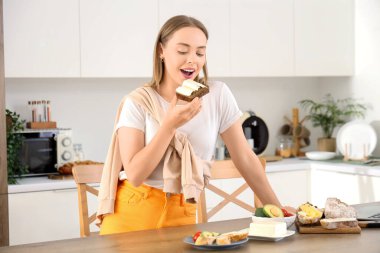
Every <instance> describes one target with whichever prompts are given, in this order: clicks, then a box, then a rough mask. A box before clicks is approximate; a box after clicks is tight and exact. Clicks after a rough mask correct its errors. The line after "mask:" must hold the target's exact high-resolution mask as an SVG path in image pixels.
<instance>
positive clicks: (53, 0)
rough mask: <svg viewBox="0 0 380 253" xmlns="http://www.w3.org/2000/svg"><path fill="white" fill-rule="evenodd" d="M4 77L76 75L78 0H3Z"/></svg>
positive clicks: (78, 70)
mask: <svg viewBox="0 0 380 253" xmlns="http://www.w3.org/2000/svg"><path fill="white" fill-rule="evenodd" d="M3 2H4V60H5V77H79V76H80V52H79V50H80V49H79V43H80V41H79V25H78V24H79V9H78V0H4V1H3Z"/></svg>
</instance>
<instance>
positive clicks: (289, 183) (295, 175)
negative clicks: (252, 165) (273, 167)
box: [267, 169, 310, 208]
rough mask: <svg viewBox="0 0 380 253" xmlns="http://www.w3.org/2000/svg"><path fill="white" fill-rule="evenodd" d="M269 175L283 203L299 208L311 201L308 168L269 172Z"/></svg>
mask: <svg viewBox="0 0 380 253" xmlns="http://www.w3.org/2000/svg"><path fill="white" fill-rule="evenodd" d="M267 176H268V180H269V182H270V184H271V186H272V188H273V190H274V192H275V193H276V195H277V197H278V199H279V200H280V202H281V204H282V205H284V206H291V207H294V208H297V207H298V206H300V205H301V204H303V203H305V202H307V201H310V187H309V186H310V173H309V170H308V169H305V170H297V171H283V172H269V173H267Z"/></svg>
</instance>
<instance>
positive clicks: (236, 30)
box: [230, 0, 294, 76]
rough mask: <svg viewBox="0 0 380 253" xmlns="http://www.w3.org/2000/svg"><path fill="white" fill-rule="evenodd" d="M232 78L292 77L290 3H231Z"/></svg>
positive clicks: (258, 0) (248, 0)
mask: <svg viewBox="0 0 380 253" xmlns="http://www.w3.org/2000/svg"><path fill="white" fill-rule="evenodd" d="M230 29H231V35H230V41H231V75H232V76H291V75H293V73H294V62H293V59H294V56H293V52H294V49H293V46H294V39H293V36H294V30H293V0H282V1H275V0H231V21H230Z"/></svg>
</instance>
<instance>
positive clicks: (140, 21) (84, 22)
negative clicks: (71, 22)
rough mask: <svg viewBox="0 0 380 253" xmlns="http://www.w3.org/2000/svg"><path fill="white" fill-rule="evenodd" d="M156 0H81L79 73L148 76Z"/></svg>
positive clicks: (88, 75) (156, 16) (154, 33)
mask: <svg viewBox="0 0 380 253" xmlns="http://www.w3.org/2000/svg"><path fill="white" fill-rule="evenodd" d="M157 10H158V1H152V0H129V1H124V0H108V1H106V0H81V1H80V36H81V74H82V77H148V76H151V75H152V71H153V70H152V69H153V48H154V41H155V39H156V34H157V32H158V11H157Z"/></svg>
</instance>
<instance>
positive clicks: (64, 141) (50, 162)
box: [17, 128, 74, 176]
mask: <svg viewBox="0 0 380 253" xmlns="http://www.w3.org/2000/svg"><path fill="white" fill-rule="evenodd" d="M17 134H21V135H22V136H23V138H22V145H21V148H20V150H19V153H18V155H19V160H20V161H21V164H23V165H25V166H26V168H27V170H28V173H27V174H26V175H23V176H42V175H49V174H56V173H58V168H59V167H60V166H61V165H63V164H64V163H67V162H72V161H73V158H74V151H73V143H72V138H71V135H72V131H71V129H69V128H55V129H43V130H41V129H27V130H24V131H20V132H18V133H17Z"/></svg>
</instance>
